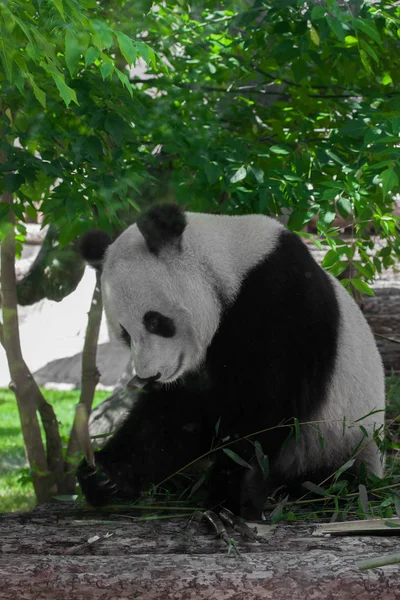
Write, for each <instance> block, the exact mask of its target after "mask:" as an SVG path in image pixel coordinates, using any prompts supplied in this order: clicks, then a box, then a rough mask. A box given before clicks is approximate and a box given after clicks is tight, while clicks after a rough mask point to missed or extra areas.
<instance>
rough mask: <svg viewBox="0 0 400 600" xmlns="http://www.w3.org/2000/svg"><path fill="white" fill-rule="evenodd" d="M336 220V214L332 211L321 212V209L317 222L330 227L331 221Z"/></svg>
mask: <svg viewBox="0 0 400 600" xmlns="http://www.w3.org/2000/svg"><path fill="white" fill-rule="evenodd" d="M335 219H336V213H335V211H334V210H330V209H329V208H328V209H326V210H323V209H322V208H321V211H320V217H319V220H320V221H321V222H322V223H323V224H324V225H325V226H328V225H331V224H332V223H333V221H334V220H335Z"/></svg>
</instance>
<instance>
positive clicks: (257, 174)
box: [250, 165, 264, 183]
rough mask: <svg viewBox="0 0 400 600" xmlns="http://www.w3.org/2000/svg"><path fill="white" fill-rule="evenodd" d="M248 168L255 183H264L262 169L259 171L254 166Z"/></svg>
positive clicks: (258, 168)
mask: <svg viewBox="0 0 400 600" xmlns="http://www.w3.org/2000/svg"><path fill="white" fill-rule="evenodd" d="M250 168H251V172H252V173H253V175H254V177H255V178H256V181H257V183H264V171H263V170H262V169H260V167H257V166H256V165H252V166H251V167H250Z"/></svg>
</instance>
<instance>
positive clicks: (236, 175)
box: [229, 165, 247, 183]
mask: <svg viewBox="0 0 400 600" xmlns="http://www.w3.org/2000/svg"><path fill="white" fill-rule="evenodd" d="M246 175H247V169H246V167H245V166H244V165H242V166H241V167H240V169H238V170H237V171H236V173H234V174H233V175H232V177H231V178H230V180H229V181H230V182H231V183H237V182H238V181H242V179H244V178H245V177H246Z"/></svg>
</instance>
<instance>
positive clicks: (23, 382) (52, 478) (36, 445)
mask: <svg viewBox="0 0 400 600" xmlns="http://www.w3.org/2000/svg"><path fill="white" fill-rule="evenodd" d="M5 161H6V156H5V153H4V152H0V163H4V162H5ZM1 202H2V203H6V204H9V205H10V217H11V218H10V225H9V230H8V231H7V234H6V235H5V237H4V239H3V241H2V244H1V274H0V277H1V279H0V281H1V293H2V310H3V324H2V325H0V343H1V344H2V345H3V347H4V349H5V351H6V355H7V362H8V366H9V369H10V374H11V383H10V389H11V390H12V391H13V392H14V393H15V396H16V400H17V405H18V411H19V415H20V420H21V428H22V434H23V438H24V444H25V451H26V454H27V458H28V462H29V465H30V467H31V469H32V480H33V486H34V489H35V494H36V498H37V501H38V502H39V503H42V502H48V501H49V500H51V498H52V496H53V495H54V494H55V493H60V492H62V483H63V478H64V469H63V467H64V460H63V455H62V444H61V439H60V435H59V431H58V422H57V419H56V416H55V414H54V410H53V407H52V406H51V405H50V404H48V402H46V400H45V398H44V397H43V394H42V393H41V391H40V389H39V387H38V385H37V384H36V382H35V380H34V379H33V377H32V374H31V372H30V370H29V368H28V366H27V365H26V363H25V361H24V359H23V356H22V351H21V343H20V337H19V322H18V311H17V282H16V277H15V232H14V216H13V213H12V205H13V197H12V195H11V194H10V193H8V192H7V191H4V192H3V194H2V196H1ZM37 410H39V412H40V415H41V418H42V422H43V427H44V430H45V434H46V442H47V456H46V452H45V449H44V445H43V440H42V436H41V432H40V427H39V421H38V417H37Z"/></svg>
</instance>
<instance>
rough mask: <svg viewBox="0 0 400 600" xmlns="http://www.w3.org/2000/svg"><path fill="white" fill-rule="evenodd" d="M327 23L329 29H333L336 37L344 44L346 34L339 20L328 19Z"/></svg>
mask: <svg viewBox="0 0 400 600" xmlns="http://www.w3.org/2000/svg"><path fill="white" fill-rule="evenodd" d="M326 22H327V23H328V25H329V27H330V28H331V29H332V31H333V33H334V34H335V35H336V37H337V38H338V39H339V40H340V41H341V42H344V38H345V33H344V29H343V25H342V24H341V22H340V21H339V19H336V18H335V17H326Z"/></svg>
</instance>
